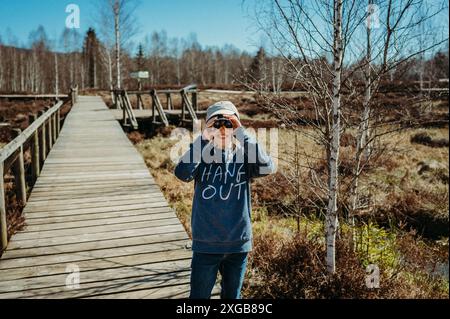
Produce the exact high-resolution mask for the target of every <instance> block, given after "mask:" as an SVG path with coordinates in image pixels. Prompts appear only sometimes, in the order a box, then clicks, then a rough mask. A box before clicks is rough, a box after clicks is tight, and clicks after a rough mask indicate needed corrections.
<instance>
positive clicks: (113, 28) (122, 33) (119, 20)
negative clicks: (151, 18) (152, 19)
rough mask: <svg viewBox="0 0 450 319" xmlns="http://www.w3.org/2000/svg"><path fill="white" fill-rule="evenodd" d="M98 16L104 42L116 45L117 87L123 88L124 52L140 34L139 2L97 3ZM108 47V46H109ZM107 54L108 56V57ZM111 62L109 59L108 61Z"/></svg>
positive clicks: (123, 0) (117, 0)
mask: <svg viewBox="0 0 450 319" xmlns="http://www.w3.org/2000/svg"><path fill="white" fill-rule="evenodd" d="M96 6H97V7H96V10H95V11H96V14H99V16H100V19H97V18H93V19H94V21H97V23H96V24H97V26H98V28H97V29H98V30H100V34H101V36H102V40H103V41H104V42H106V43H107V44H109V43H114V60H115V61H114V62H115V71H116V83H115V84H116V87H117V88H119V89H120V88H121V87H122V81H123V74H122V63H121V60H122V53H123V52H122V51H123V49H124V48H126V47H127V46H128V44H129V42H130V40H131V38H132V37H133V36H135V35H136V34H137V32H138V29H139V25H138V23H137V22H136V21H137V20H136V17H135V14H136V10H137V8H138V6H139V1H137V0H102V1H99V2H98V3H96ZM112 39H114V40H112ZM107 47H108V46H107ZM108 55H109V53H108V54H106V56H108ZM108 60H109V59H108Z"/></svg>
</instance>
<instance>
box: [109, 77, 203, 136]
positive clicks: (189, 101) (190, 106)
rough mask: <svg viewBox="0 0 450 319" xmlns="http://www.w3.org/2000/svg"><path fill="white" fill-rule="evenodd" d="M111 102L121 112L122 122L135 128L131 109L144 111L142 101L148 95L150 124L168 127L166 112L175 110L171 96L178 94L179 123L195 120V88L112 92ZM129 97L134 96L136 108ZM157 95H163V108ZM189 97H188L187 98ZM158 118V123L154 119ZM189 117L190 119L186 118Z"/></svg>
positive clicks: (135, 124)
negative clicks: (179, 105) (149, 99)
mask: <svg viewBox="0 0 450 319" xmlns="http://www.w3.org/2000/svg"><path fill="white" fill-rule="evenodd" d="M112 94H113V102H114V107H115V108H116V109H119V108H120V109H122V110H123V122H124V123H125V124H127V123H128V122H130V123H131V125H132V126H136V128H137V121H136V117H135V115H134V112H133V109H136V110H143V109H146V105H145V103H144V100H143V98H142V97H143V96H144V95H147V94H148V95H150V97H151V101H152V106H151V109H152V122H153V123H154V124H164V125H165V126H168V125H169V121H168V119H167V116H166V111H172V110H175V108H174V104H173V99H172V96H173V95H174V94H176V95H177V94H179V95H180V98H181V107H180V108H181V119H180V120H181V122H182V123H184V122H188V121H191V120H197V119H198V118H197V114H196V112H198V104H197V95H198V91H197V86H196V85H189V86H186V87H184V88H183V89H181V90H155V89H153V90H151V91H126V90H113V91H112ZM129 95H136V106H135V107H133V105H132V104H131V102H130V99H129ZM159 95H165V97H166V104H165V108H164V105H163V103H162V102H161V100H160V98H159ZM189 95H190V96H189ZM157 116H158V117H159V121H158V120H157V119H156V117H157ZM187 116H189V117H190V119H188V118H187Z"/></svg>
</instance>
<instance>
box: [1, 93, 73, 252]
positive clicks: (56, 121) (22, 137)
mask: <svg viewBox="0 0 450 319" xmlns="http://www.w3.org/2000/svg"><path fill="white" fill-rule="evenodd" d="M77 97H78V89H77V88H76V87H75V88H72V90H71V100H72V103H75V101H76V100H77ZM63 104H64V102H63V101H60V102H58V103H56V104H55V105H54V106H52V107H46V108H45V110H44V111H39V113H38V116H39V117H38V116H36V115H35V114H32V115H30V116H29V122H30V126H28V127H27V128H26V129H25V130H24V131H23V132H21V130H20V129H15V130H14V132H15V135H16V137H15V138H14V140H12V141H11V142H10V143H9V144H7V145H5V146H4V147H3V148H0V244H1V246H0V248H1V249H0V251H2V250H4V249H5V248H6V246H7V244H8V234H7V229H8V227H7V223H6V206H5V202H6V201H5V180H4V176H5V174H6V173H7V172H8V171H9V170H12V173H13V175H14V182H15V183H14V185H15V191H16V197H17V200H18V201H20V202H22V204H26V202H27V185H26V180H25V163H24V152H26V151H27V150H28V149H29V150H30V154H31V183H30V185H31V186H32V185H34V183H35V182H36V179H37V178H38V176H39V175H40V171H41V168H42V166H43V165H44V161H45V159H46V157H47V154H48V153H49V152H50V149H51V148H52V147H53V145H54V144H55V142H56V140H57V138H58V136H59V132H60V130H61V107H62V105H63Z"/></svg>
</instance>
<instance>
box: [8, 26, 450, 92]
mask: <svg viewBox="0 0 450 319" xmlns="http://www.w3.org/2000/svg"><path fill="white" fill-rule="evenodd" d="M55 47H58V50H57V51H56V50H55V49H54V48H55ZM132 51H133V50H128V51H127V50H125V51H122V54H121V60H122V63H121V73H122V78H123V83H122V84H123V87H125V88H129V89H131V88H133V89H134V88H136V86H137V83H136V80H135V79H131V78H130V73H131V72H134V71H138V70H141V71H149V74H150V78H149V79H147V80H144V81H143V83H142V84H143V87H144V88H150V87H158V86H159V87H161V86H166V87H167V86H183V85H186V84H191V83H195V84H198V85H201V86H202V87H212V88H224V89H233V88H239V89H242V88H245V87H246V85H247V84H249V85H251V86H255V85H256V86H258V87H260V88H264V89H267V90H302V89H303V85H302V83H301V82H299V81H298V80H296V79H295V78H292V74H294V72H292V69H289V66H286V65H285V63H284V62H283V59H282V58H281V57H279V56H270V55H269V54H267V53H266V50H265V49H264V48H262V47H261V48H260V49H259V50H258V52H257V53H256V54H255V55H252V54H249V53H247V52H245V51H241V50H239V49H237V48H236V47H234V46H232V45H225V46H223V47H222V48H217V47H202V46H201V45H200V44H199V43H198V42H197V40H196V37H195V36H194V35H191V36H190V37H188V39H181V40H179V39H170V38H168V37H167V35H166V33H165V32H164V31H162V32H154V33H153V34H152V35H151V36H148V37H147V38H146V40H145V41H144V43H141V44H139V45H137V47H136V48H135V49H134V51H135V52H132ZM114 54H115V51H114V50H113V49H111V48H108V47H107V46H105V44H104V43H102V41H101V40H100V39H99V38H98V37H97V34H96V32H95V30H94V29H89V30H88V32H87V33H86V34H85V36H84V37H82V36H81V35H80V34H79V33H77V32H76V31H72V30H65V31H64V32H63V34H62V35H61V38H60V39H59V44H58V46H56V45H55V42H52V41H50V40H49V38H48V37H47V35H46V32H45V30H44V28H43V27H42V26H40V27H39V28H38V29H37V30H36V31H33V32H32V33H30V43H29V45H28V46H27V47H26V48H20V47H18V45H11V43H8V44H7V45H6V44H2V40H1V38H0V91H1V92H9V93H19V92H28V93H53V92H56V91H58V92H59V93H64V92H68V91H69V88H70V86H71V84H78V85H79V86H80V88H81V89H87V88H96V89H110V88H113V87H115V86H116V83H115V76H114V74H115V73H116V70H115V63H114V59H115V56H114ZM293 60H294V62H295V59H293ZM323 60H324V63H328V62H326V61H327V60H326V58H323ZM295 63H297V64H301V61H300V60H299V61H296V62H295ZM448 72H449V71H448V50H447V52H438V53H436V54H435V55H434V56H433V57H432V58H430V59H428V60H426V61H420V60H419V59H412V60H409V61H408V63H407V64H404V65H401V66H399V67H398V68H396V69H395V70H392V72H390V73H389V78H388V79H386V81H390V82H392V83H394V82H397V83H398V81H406V82H411V81H418V80H419V79H420V78H422V79H423V80H425V81H428V80H430V81H434V82H437V81H438V80H439V79H441V78H448ZM421 73H422V76H420V74H421ZM354 77H355V81H358V80H359V77H360V75H358V74H354Z"/></svg>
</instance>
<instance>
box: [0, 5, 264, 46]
mask: <svg viewBox="0 0 450 319" xmlns="http://www.w3.org/2000/svg"><path fill="white" fill-rule="evenodd" d="M93 1H95V0H72V1H65V0H17V1H11V0H0V35H1V36H2V39H3V41H4V42H6V41H8V35H7V29H8V28H9V29H10V30H11V31H12V34H14V36H15V37H17V39H18V42H19V44H21V45H26V44H27V42H28V35H29V33H30V31H32V30H35V29H36V28H37V27H38V26H39V25H40V24H41V25H43V26H44V27H45V30H46V32H47V35H48V36H49V37H50V38H52V39H54V38H59V36H60V35H61V33H62V31H63V28H64V26H65V20H66V17H67V15H68V14H67V13H66V12H65V8H66V6H67V5H68V4H70V3H74V4H77V5H78V6H79V7H80V18H81V19H80V20H81V22H80V23H81V25H80V30H79V31H81V32H85V31H86V30H87V28H88V27H89V26H91V25H92V21H93V19H95V12H94V11H93V9H94V8H95V7H94V6H93V4H92V2H93ZM246 1H248V0H246ZM251 1H253V0H251ZM140 3H141V4H140V7H139V12H138V16H137V19H138V21H139V24H140V26H141V28H140V30H141V32H140V34H138V35H137V36H136V38H135V39H134V42H139V41H140V40H142V39H143V38H144V37H145V35H146V34H150V33H152V32H153V31H160V30H166V32H167V36H168V37H170V38H172V37H179V38H182V37H187V36H188V35H189V34H190V33H191V32H194V33H196V34H197V40H198V42H199V43H200V44H201V45H202V46H223V45H224V44H232V45H234V46H236V47H238V48H239V49H241V50H247V51H249V52H254V51H256V45H257V44H259V43H261V36H260V35H259V33H258V32H257V31H256V29H255V27H254V26H253V24H254V21H253V20H252V19H251V18H250V17H249V16H248V12H247V9H246V7H248V5H245V6H243V4H242V0H140Z"/></svg>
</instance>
